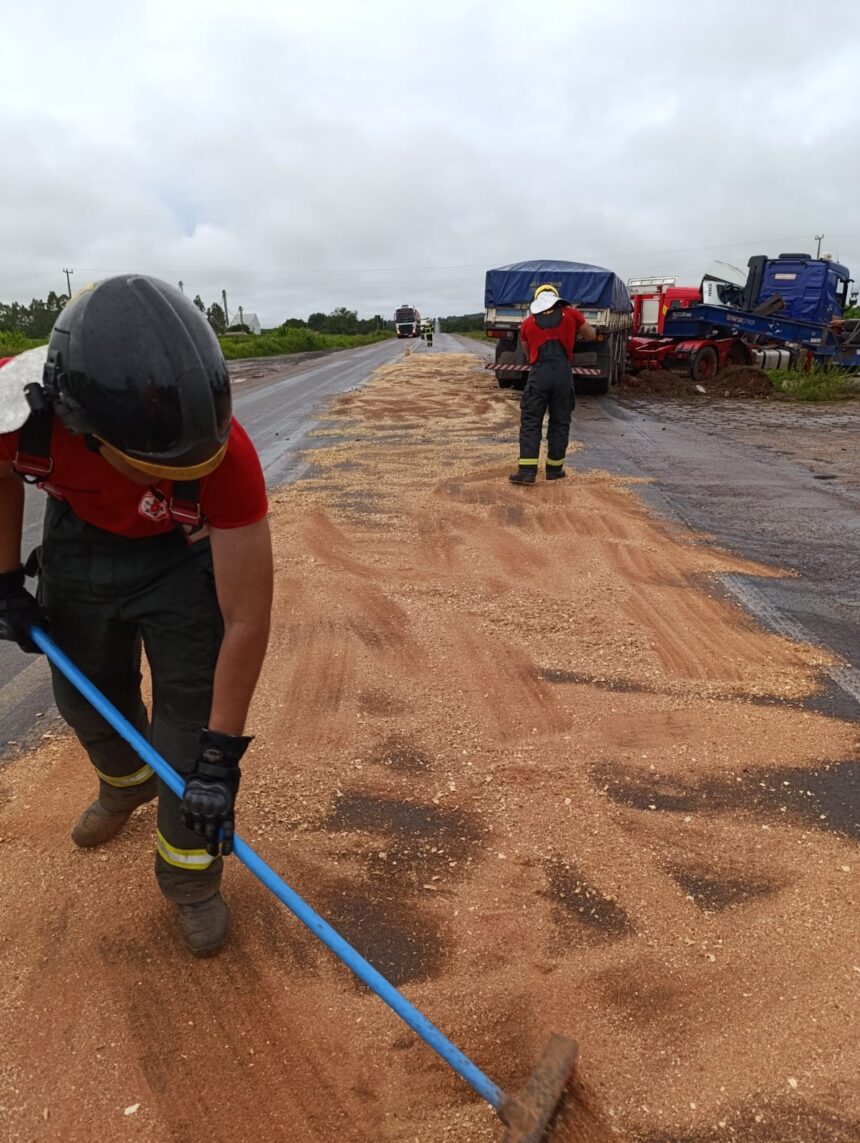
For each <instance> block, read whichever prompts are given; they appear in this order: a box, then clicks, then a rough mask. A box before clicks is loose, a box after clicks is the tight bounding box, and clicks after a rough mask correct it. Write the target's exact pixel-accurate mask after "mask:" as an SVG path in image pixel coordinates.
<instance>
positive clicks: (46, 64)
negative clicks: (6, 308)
mask: <svg viewBox="0 0 860 1143" xmlns="http://www.w3.org/2000/svg"><path fill="white" fill-rule="evenodd" d="M243 9H244V11H243ZM0 14H2V16H3V50H2V57H0V154H2V156H3V163H2V178H0V300H3V301H13V300H22V301H28V300H29V299H30V298H31V297H32V296H34V295H35V296H44V295H45V294H46V293H47V292H48V290H50V289H57V290H59V289H61V288H64V286H65V278H64V276H63V274H62V268H63V267H70V268H71V269H72V270H73V271H74V275H73V278H72V282H73V286H74V285H81V284H84V283H85V282H87V281H91V280H93V279H96V278H99V277H106V276H108V275H109V274H111V273H115V272H122V271H136V272H147V273H153V274H157V275H159V276H161V277H163V278H166V279H167V280H169V281H173V282H176V281H178V280H180V279H181V280H182V281H183V282H184V284H185V289H186V292H189V293H191V294H194V293H198V292H199V293H200V294H201V295H202V296H203V298H204V299H205V300H206V301H207V302H209V301H212V300H215V299H217V298H218V296H219V294H220V291H221V290H222V289H226V290H227V294H228V302H229V306H230V310H231V314H232V312H233V311H234V310H235V308H236V307H237V306H238V305H240V304H241V305H243V306H244V307H245V309H247V310H256V311H257V312H258V313H259V314H260V317H261V320H262V321H263V324H264V325H274V324H276V323H278V322H280V321H282V320H283V319H284V318H285V317H288V316H306V315H307V314H308V313H309V312H311V311H314V310H329V309H331V308H333V307H334V306H337V305H347V306H349V307H351V308H357V309H358V310H359V312H360V313H361V314H362V315H372V314H374V313H383V314H385V315H390V314H391V312H392V310H393V309H394V307H395V306H396V305H398V304H400V303H401V302H404V301H408V302H411V303H413V304H415V305H417V306H418V308H419V309H420V310H421V311H422V312H423V313H425V314H434V313H440V314H450V313H463V312H471V311H475V310H478V309H480V308H481V306H482V301H483V297H482V295H483V274H484V271H485V270H486V269H487V268H488V267H490V266H496V265H501V264H504V263H506V262H510V261H518V260H521V259H527V258H561V259H570V260H577V261H586V262H595V263H598V264H600V265H605V266H609V267H611V268H612V269H614V270H615V271H616V272H617V273H619V274H621V275H622V276H624V277H625V278H627V277H629V276H630V275H640V274H657V273H660V274H677V275H678V276H679V279H680V280H681V281H682V282H684V283H687V282H690V283H695V282H698V280H699V278H700V277H701V274H702V272H703V270H704V268H705V267H706V265H707V263H708V262H709V261H711V260H712V259H714V258H720V259H723V260H726V261H730V262H734V263H736V264H740V265H742V266H745V265H746V260H747V258H748V257H749V256H750V255H751V254H756V253H770V254H776V253H779V252H780V251H785V250H792V251H799V250H813V251H814V249H815V245H816V244H815V242H814V240H813V235H814V234H818V233H824V235H825V239H824V242H823V244H822V251H823V252H828V253H832V254H833V255H834V256H836V257H839V258H840V260H841V261H843V262H845V263H846V264H847V265H848V266H849V267H851V268H852V269H853V270H854V273H855V275H856V276H857V278H858V279H860V5H856V4H853V5H852V4H847V3H842V2H832V0H819V2H818V3H817V4H815V5H806V4H800V3H793V2H791V0H789V2H788V3H786V2H783V3H770V2H761V3H758V2H751V0H745V2H736V0H724V2H722V3H721V4H719V5H717V4H709V5H707V6H705V5H699V4H695V3H682V4H671V5H670V4H662V3H659V2H657V0H655V2H653V3H650V4H646V3H640V2H635V3H634V2H629V3H628V2H626V0H603V2H597V0H593V2H592V0H541V2H540V3H535V4H528V3H521V2H520V3H512V2H510V0H495V2H493V3H483V2H482V3H478V2H473V0H455V2H449V0H437V2H436V3H434V4H432V5H416V4H410V3H406V2H404V0H398V2H395V3H389V2H388V0H365V3H364V4H359V3H356V2H355V0H325V2H317V3H313V2H310V0H298V2H295V0H255V3H254V4H253V5H251V4H248V5H243V4H241V3H237V2H236V0H231V2H230V3H224V2H222V0H172V2H169V3H168V2H163V0H137V2H136V3H135V4H133V5H125V4H117V3H111V2H109V0H75V3H68V0H62V2H56V0H29V2H28V3H24V2H23V0H0Z"/></svg>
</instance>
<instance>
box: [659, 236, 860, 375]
mask: <svg viewBox="0 0 860 1143" xmlns="http://www.w3.org/2000/svg"><path fill="white" fill-rule="evenodd" d="M851 283H852V279H851V276H850V272H849V270H848V269H847V267H845V266H842V265H840V264H839V263H838V262H834V261H833V260H832V259H830V258H813V257H812V255H811V254H780V255H779V257H778V258H768V257H767V256H766V255H764V254H759V255H756V256H754V257H752V258H750V260H749V263H748V273H747V280H746V285H744V286H742V287H740V288H739V289H738V290H737V291H736V296H735V297H734V298H733V299H732V301H731V302H730V303H729V304H728V305H726V306H724V307H722V308H721V307H719V306H714V305H707V304H706V305H699V306H690V307H689V309H686V310H676V311H674V312H673V313H672V314H669V315H667V318H666V321H665V323H664V333H665V335H666V337H667V338H668V339H672V340H673V341H675V342H676V343H681V342H683V343H685V344H687V343H689V345H693V343H695V342H698V341H701V340H702V339H705V340H710V341H713V340H714V339H719V338H726V337H732V338H736V339H739V340H740V341H741V342H742V343H743V345H745V346H747V347H748V349H749V350H750V351H751V352H752V355H753V358H754V359H755V355H756V353H759V352H760V351H762V350H765V349H769V348H772V347H774V346H778V347H784V348H786V349H787V350H788V353H789V355H790V359H791V361H792V362H793V363H796V362H800V361H804V360H805V361H806V362H807V364H808V363H810V362H811V361H812V360H814V361H817V362H818V363H819V364H821V365H825V366H830V365H834V366H836V367H838V368H849V369H856V368H858V367H860V323H857V322H856V321H855V320H853V319H852V320H849V321H843V316H844V312H845V309H846V308H847V307H848V306H849V305H850V303H851V295H850V288H851Z"/></svg>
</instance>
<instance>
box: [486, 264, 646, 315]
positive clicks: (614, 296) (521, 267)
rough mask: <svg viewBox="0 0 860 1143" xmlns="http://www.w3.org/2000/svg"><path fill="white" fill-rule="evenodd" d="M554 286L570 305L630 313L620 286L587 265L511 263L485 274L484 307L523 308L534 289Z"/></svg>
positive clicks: (616, 280)
mask: <svg viewBox="0 0 860 1143" xmlns="http://www.w3.org/2000/svg"><path fill="white" fill-rule="evenodd" d="M550 285H551V286H555V287H556V289H557V290H558V292H559V293H560V294H561V296H562V297H563V298H565V299H566V300H567V301H569V302H573V304H574V305H579V306H595V307H597V308H599V309H611V310H616V311H619V312H621V313H630V311H631V310H632V308H633V307H632V306H631V305H630V297H629V295H628V293H627V287H626V285H625V284H624V282H623V281H622V280H621V279H620V278H619V277H618V275H617V274H613V273H612V271H611V270H604V268H603V267H602V266H589V265H588V263H587V262H542V261H537V262H512V263H511V265H510V266H499V267H498V268H497V269H495V270H488V271H487V280H486V284H485V287H484V305H485V306H487V307H489V306H511V305H517V304H519V305H527V304H528V303H529V302H530V301H531V300H532V298H533V297H534V292H535V287H536V286H550Z"/></svg>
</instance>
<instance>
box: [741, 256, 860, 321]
mask: <svg viewBox="0 0 860 1143" xmlns="http://www.w3.org/2000/svg"><path fill="white" fill-rule="evenodd" d="M850 285H851V274H850V272H849V270H848V269H847V267H845V266H841V265H840V264H839V263H838V262H833V261H831V260H830V259H829V258H813V257H812V256H811V255H809V254H780V256H779V257H778V258H766V257H764V256H760V257H755V258H750V260H749V277H748V279H747V288H746V291H745V292H746V295H747V296H746V297H745V304H744V307H743V308H744V309H748V310H750V311H755V310H756V309H758V308H759V307H760V306H762V305H764V303H766V302H771V300H772V299H776V298H778V299H781V301H782V303H783V304H782V307H781V308H780V309H779V310H778V311H774V312H778V313H780V314H781V315H782V316H783V317H786V318H797V319H798V320H799V321H808V322H813V323H814V324H817V325H829V324H830V323H831V322H832V321H835V320H837V319H839V318H841V317H842V314H843V311H844V310H845V309H846V308H847V305H848V291H849V288H850Z"/></svg>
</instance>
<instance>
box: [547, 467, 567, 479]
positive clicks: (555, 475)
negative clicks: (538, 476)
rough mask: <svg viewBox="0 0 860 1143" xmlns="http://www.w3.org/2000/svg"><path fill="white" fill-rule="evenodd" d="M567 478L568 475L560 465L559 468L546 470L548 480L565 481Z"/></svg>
mask: <svg viewBox="0 0 860 1143" xmlns="http://www.w3.org/2000/svg"><path fill="white" fill-rule="evenodd" d="M566 476H567V473H566V472H565V470H564V468H563V467H562V466H561V465H559V467H558V468H549V467H547V470H546V478H547V480H564V478H565V477H566Z"/></svg>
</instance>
